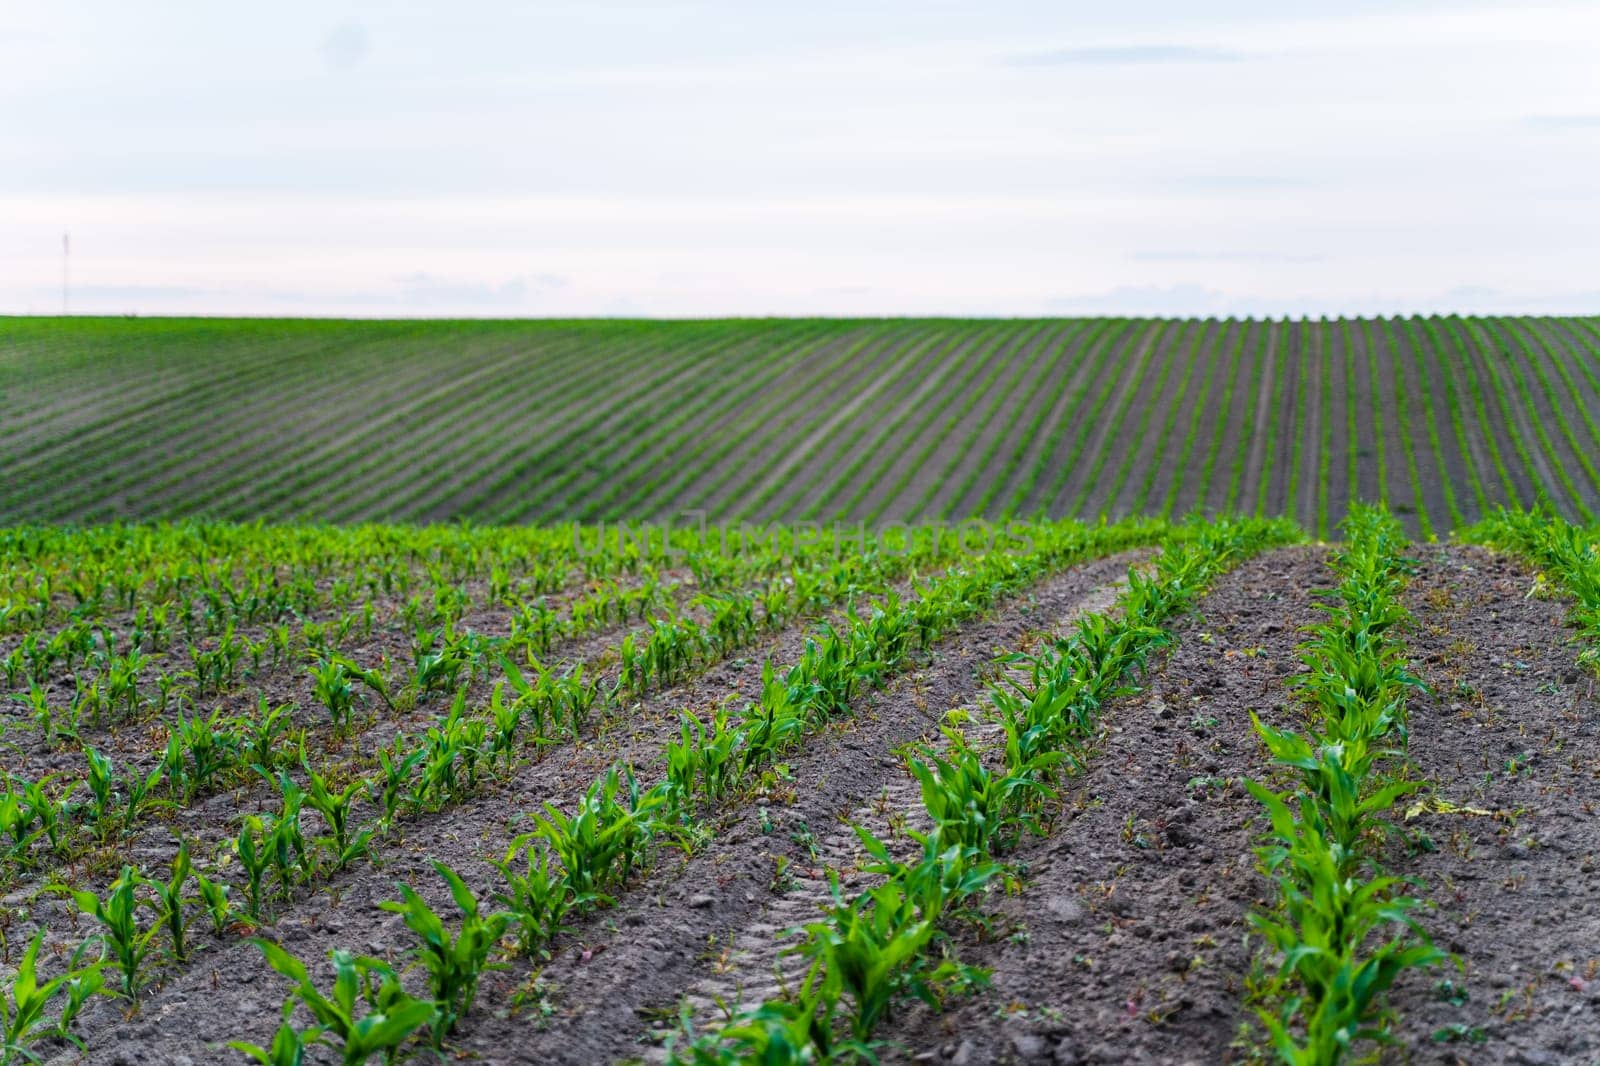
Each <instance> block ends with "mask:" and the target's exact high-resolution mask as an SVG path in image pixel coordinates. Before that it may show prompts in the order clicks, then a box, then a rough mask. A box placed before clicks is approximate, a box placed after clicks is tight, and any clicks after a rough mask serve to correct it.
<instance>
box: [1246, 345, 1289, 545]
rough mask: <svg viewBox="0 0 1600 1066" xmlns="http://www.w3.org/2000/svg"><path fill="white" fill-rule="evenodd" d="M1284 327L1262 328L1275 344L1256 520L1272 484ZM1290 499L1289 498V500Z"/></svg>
mask: <svg viewBox="0 0 1600 1066" xmlns="http://www.w3.org/2000/svg"><path fill="white" fill-rule="evenodd" d="M1286 326H1287V323H1282V324H1279V325H1273V324H1272V322H1271V321H1270V320H1268V322H1267V323H1266V324H1265V325H1264V326H1263V327H1262V328H1264V329H1270V330H1275V331H1276V333H1275V336H1276V338H1277V343H1276V344H1274V345H1273V347H1274V348H1275V349H1276V351H1275V353H1274V358H1275V365H1274V370H1273V375H1272V400H1271V404H1272V407H1271V409H1270V410H1269V411H1268V413H1267V443H1266V446H1265V447H1263V448H1262V449H1261V469H1260V470H1258V471H1257V472H1256V479H1257V481H1258V482H1259V484H1257V486H1256V509H1255V515H1256V517H1257V518H1263V517H1265V516H1266V513H1267V489H1268V488H1269V487H1270V486H1271V484H1272V477H1271V473H1272V463H1273V460H1274V459H1275V458H1276V457H1277V454H1278V422H1279V421H1280V419H1279V416H1280V415H1281V414H1282V412H1283V379H1284V378H1286V377H1287V376H1288V373H1287V370H1288V366H1289V346H1288V344H1286V343H1285V342H1284V338H1283V333H1284V332H1285V327H1286ZM1292 498H1293V497H1290V499H1292Z"/></svg>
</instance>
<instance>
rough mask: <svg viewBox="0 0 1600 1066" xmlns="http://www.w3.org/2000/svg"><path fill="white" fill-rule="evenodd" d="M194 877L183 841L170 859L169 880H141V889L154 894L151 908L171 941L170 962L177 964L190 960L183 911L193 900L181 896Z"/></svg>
mask: <svg viewBox="0 0 1600 1066" xmlns="http://www.w3.org/2000/svg"><path fill="white" fill-rule="evenodd" d="M193 873H194V867H193V866H192V865H191V864H190V862H189V842H188V841H187V840H185V841H184V842H183V843H182V844H181V845H180V846H179V848H178V854H177V855H175V856H173V859H172V876H171V878H170V879H168V880H166V881H159V880H153V879H150V878H145V879H144V880H143V883H144V885H145V886H146V887H148V888H150V889H151V890H152V892H153V893H154V900H153V904H152V905H153V907H154V909H155V912H156V915H157V921H158V924H160V925H164V926H166V929H167V936H168V939H170V940H171V941H172V958H173V960H174V961H176V962H178V963H179V964H182V963H184V962H185V961H187V960H188V958H189V950H188V945H187V934H188V931H189V921H188V915H187V912H186V911H185V909H184V908H185V905H186V904H188V903H190V902H192V900H191V898H190V897H189V896H187V895H185V894H184V890H185V889H186V888H187V887H188V885H189V878H190V876H191V875H192V874H193Z"/></svg>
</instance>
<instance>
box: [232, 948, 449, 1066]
mask: <svg viewBox="0 0 1600 1066" xmlns="http://www.w3.org/2000/svg"><path fill="white" fill-rule="evenodd" d="M251 943H253V944H255V946H256V947H258V948H260V949H261V954H262V955H263V956H265V957H266V960H267V965H269V966H271V967H272V968H273V969H274V970H276V971H278V973H280V974H282V975H283V976H284V977H287V978H288V979H289V980H290V981H291V982H293V984H294V987H293V988H292V989H291V991H290V993H289V998H288V999H287V1000H286V1001H285V1002H284V1019H285V1021H287V1020H288V1016H289V1014H290V1012H291V1011H292V1010H293V1008H294V1004H295V1003H296V1002H299V1003H301V1004H303V1005H304V1006H305V1008H306V1009H307V1010H308V1011H310V1012H311V1016H312V1017H313V1018H315V1019H316V1022H317V1027H316V1028H315V1029H314V1030H311V1031H310V1032H311V1034H314V1035H312V1037H311V1039H312V1040H313V1041H315V1042H319V1043H324V1044H327V1045H329V1046H330V1047H334V1048H337V1049H338V1050H339V1052H340V1054H341V1056H342V1058H343V1061H344V1064H345V1066H363V1064H365V1063H366V1062H367V1061H368V1060H369V1059H371V1058H372V1056H374V1055H382V1056H383V1057H384V1058H385V1060H392V1059H393V1057H394V1055H395V1053H396V1052H397V1051H398V1050H399V1049H400V1048H401V1047H402V1046H404V1044H405V1043H406V1041H408V1040H410V1039H411V1034H413V1033H415V1032H416V1031H417V1030H419V1029H421V1028H424V1027H425V1026H428V1025H430V1024H431V1023H433V1021H434V1019H435V1016H436V1014H437V1011H436V1010H435V1008H434V1005H433V1004H432V1003H428V1002H426V1001H423V1000H418V999H413V998H412V997H411V996H408V995H407V994H406V993H405V991H404V990H403V989H402V988H401V987H400V982H399V979H398V978H397V977H396V976H395V973H394V971H393V970H391V969H390V968H389V967H388V966H387V965H385V964H384V963H383V962H381V961H379V960H378V959H371V958H366V957H364V956H357V955H352V954H350V953H349V952H347V951H337V950H336V951H333V952H331V953H330V955H329V957H330V958H331V959H332V961H333V971H334V981H333V988H332V990H331V992H329V993H327V994H324V993H323V992H322V991H321V990H320V989H318V988H317V986H316V985H315V984H314V983H313V982H312V980H311V975H310V974H309V973H308V972H307V970H306V967H305V964H304V963H302V962H301V961H300V960H299V959H297V958H295V957H294V956H293V955H291V954H289V953H288V952H287V951H285V950H284V949H283V948H281V947H279V946H278V945H277V944H274V943H272V942H271V941H270V940H261V939H256V938H252V940H251ZM279 1031H280V1033H281V1032H282V1030H281V1029H280V1030H279ZM308 1035H309V1034H308ZM297 1037H298V1039H296V1040H294V1041H293V1042H291V1041H290V1040H289V1039H287V1038H286V1039H285V1043H286V1044H289V1046H290V1048H291V1049H293V1048H295V1047H298V1046H303V1045H304V1044H305V1043H306V1042H307V1041H306V1040H305V1039H304V1037H302V1036H300V1035H299V1034H297ZM276 1042H277V1041H276V1039H275V1040H274V1043H276ZM230 1046H232V1047H236V1049H237V1050H241V1051H244V1052H245V1053H246V1054H248V1055H251V1056H252V1057H256V1059H257V1061H263V1060H262V1059H261V1058H260V1057H259V1056H257V1055H256V1051H260V1050H262V1049H259V1048H258V1049H256V1050H255V1051H252V1050H251V1048H252V1047H253V1045H230ZM267 1061H272V1062H273V1063H274V1066H277V1060H267Z"/></svg>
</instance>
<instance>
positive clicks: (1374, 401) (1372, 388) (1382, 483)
mask: <svg viewBox="0 0 1600 1066" xmlns="http://www.w3.org/2000/svg"><path fill="white" fill-rule="evenodd" d="M1362 347H1365V349H1366V389H1368V395H1370V400H1368V403H1371V408H1373V451H1374V453H1376V456H1378V503H1381V504H1382V506H1386V507H1387V506H1389V456H1387V455H1384V403H1382V395H1384V394H1382V391H1379V387H1378V349H1376V347H1374V346H1373V320H1371V319H1362Z"/></svg>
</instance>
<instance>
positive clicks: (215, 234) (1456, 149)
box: [0, 0, 1600, 317]
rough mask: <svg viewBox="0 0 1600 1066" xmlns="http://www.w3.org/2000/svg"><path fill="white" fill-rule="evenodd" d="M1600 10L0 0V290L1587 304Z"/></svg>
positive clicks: (998, 306) (537, 313)
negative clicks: (65, 252) (1, 0)
mask: <svg viewBox="0 0 1600 1066" xmlns="http://www.w3.org/2000/svg"><path fill="white" fill-rule="evenodd" d="M1597 40H1600V5H1597V4H1594V3H1592V2H1591V3H1575V4H1567V5H1560V4H1556V5H1550V6H1529V5H1525V4H1520V3H1473V2H1464V0H1457V2H1442V0H1441V2H1432V3H1401V2H1395V0H1389V2H1371V0H1354V2H1345V3H1338V4H1333V3H1297V4H1284V3H1281V2H1277V3H1266V2H1256V0H1248V2H1247V0H1220V2H1214V3H1209V4H1203V5H1201V4H1193V3H1178V2H1175V0H1161V2H1143V3H1139V2H1131V3H1125V4H1118V5H1111V4H1104V3H1098V2H1097V3H1079V2H1056V3H1020V2H1005V0H989V2H985V3H981V4H979V3H970V2H964V3H959V4H957V3H943V2H939V0H924V2H918V3H876V4H874V3H861V2H860V0H853V2H849V3H845V2H835V0H809V2H807V3H804V4H778V3H770V2H753V0H740V2H727V3H722V2H710V3H680V2H677V0H660V2H655V3H648V4H619V3H610V2H606V0H587V2H583V3H572V4H547V3H537V2H522V3H518V2H510V0H507V2H488V0H451V2H449V3H442V2H433V3H405V2H395V0H390V2H384V3H370V4H365V3H341V2H339V0H331V2H330V0H322V2H316V3H302V2H299V0H283V2H277V3H273V4H268V5H238V4H217V3H211V2H206V3H199V2H195V3H178V2H159V0H153V2H146V3H139V4H125V3H112V2H110V0H100V2H95V3H87V2H77V0H49V2H46V0H27V2H24V0H6V2H5V3H4V4H0V313H7V314H17V313H29V314H54V313H59V312H60V311H61V309H62V305H63V284H62V283H63V265H65V267H66V282H67V286H66V288H67V291H66V293H65V298H66V306H67V308H68V309H69V310H70V311H71V312H73V313H90V312H95V313H118V314H122V313H137V314H145V315H153V314H248V315H323V316H344V315H351V316H456V315H461V316H491V317H530V316H531V317H547V316H580V315H581V316H588V315H607V316H666V317H681V316H719V315H753V316H759V315H799V314H824V315H892V314H915V315H1079V314H1091V313H1137V314H1167V315H1189V314H1204V315H1224V314H1234V315H1255V316H1281V315H1290V316H1301V315H1323V314H1355V313H1361V314H1379V313H1381V314H1389V313H1401V312H1429V311H1462V312H1474V311H1504V312H1515V311H1526V312H1552V313H1554V312H1589V313H1594V312H1597V311H1600V75H1597V74H1596V66H1595V61H1594V58H1593V47H1594V42H1595V41H1597ZM63 235H70V251H69V254H68V256H67V257H66V262H65V264H63V240H62V238H63Z"/></svg>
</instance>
